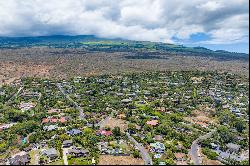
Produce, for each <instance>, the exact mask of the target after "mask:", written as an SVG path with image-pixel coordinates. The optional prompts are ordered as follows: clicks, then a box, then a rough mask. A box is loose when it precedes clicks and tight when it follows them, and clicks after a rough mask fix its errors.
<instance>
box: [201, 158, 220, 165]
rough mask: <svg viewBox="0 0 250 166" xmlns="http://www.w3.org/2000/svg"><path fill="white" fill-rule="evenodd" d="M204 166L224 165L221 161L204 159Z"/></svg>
mask: <svg viewBox="0 0 250 166" xmlns="http://www.w3.org/2000/svg"><path fill="white" fill-rule="evenodd" d="M202 162H203V163H202V164H203V165H223V164H222V163H221V162H220V161H218V160H209V159H208V158H207V157H204V158H203V159H202Z"/></svg>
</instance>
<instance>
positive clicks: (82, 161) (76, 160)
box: [68, 157, 91, 165]
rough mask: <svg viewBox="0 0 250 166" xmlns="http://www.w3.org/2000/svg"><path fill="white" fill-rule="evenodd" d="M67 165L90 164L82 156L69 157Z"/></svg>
mask: <svg viewBox="0 0 250 166" xmlns="http://www.w3.org/2000/svg"><path fill="white" fill-rule="evenodd" d="M68 162H69V165H90V164H91V161H89V160H87V159H86V158H84V157H79V158H71V159H69V160H68Z"/></svg>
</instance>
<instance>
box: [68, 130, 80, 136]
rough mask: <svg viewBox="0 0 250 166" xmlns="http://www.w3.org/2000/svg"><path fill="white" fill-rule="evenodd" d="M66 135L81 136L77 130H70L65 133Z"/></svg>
mask: <svg viewBox="0 0 250 166" xmlns="http://www.w3.org/2000/svg"><path fill="white" fill-rule="evenodd" d="M67 134H68V135H79V134H82V131H81V130H79V129H71V130H69V131H67Z"/></svg>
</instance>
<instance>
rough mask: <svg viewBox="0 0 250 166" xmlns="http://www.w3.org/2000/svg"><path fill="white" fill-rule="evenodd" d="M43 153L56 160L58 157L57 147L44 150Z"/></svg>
mask: <svg viewBox="0 0 250 166" xmlns="http://www.w3.org/2000/svg"><path fill="white" fill-rule="evenodd" d="M42 154H43V155H45V156H47V157H48V158H49V159H50V160H54V159H56V158H57V157H58V154H57V150H56V149H55V148H50V149H48V150H44V151H43V152H42Z"/></svg>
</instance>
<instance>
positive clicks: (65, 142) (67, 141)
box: [63, 140, 73, 144]
mask: <svg viewBox="0 0 250 166" xmlns="http://www.w3.org/2000/svg"><path fill="white" fill-rule="evenodd" d="M72 143H73V142H72V140H65V141H63V144H72Z"/></svg>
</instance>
